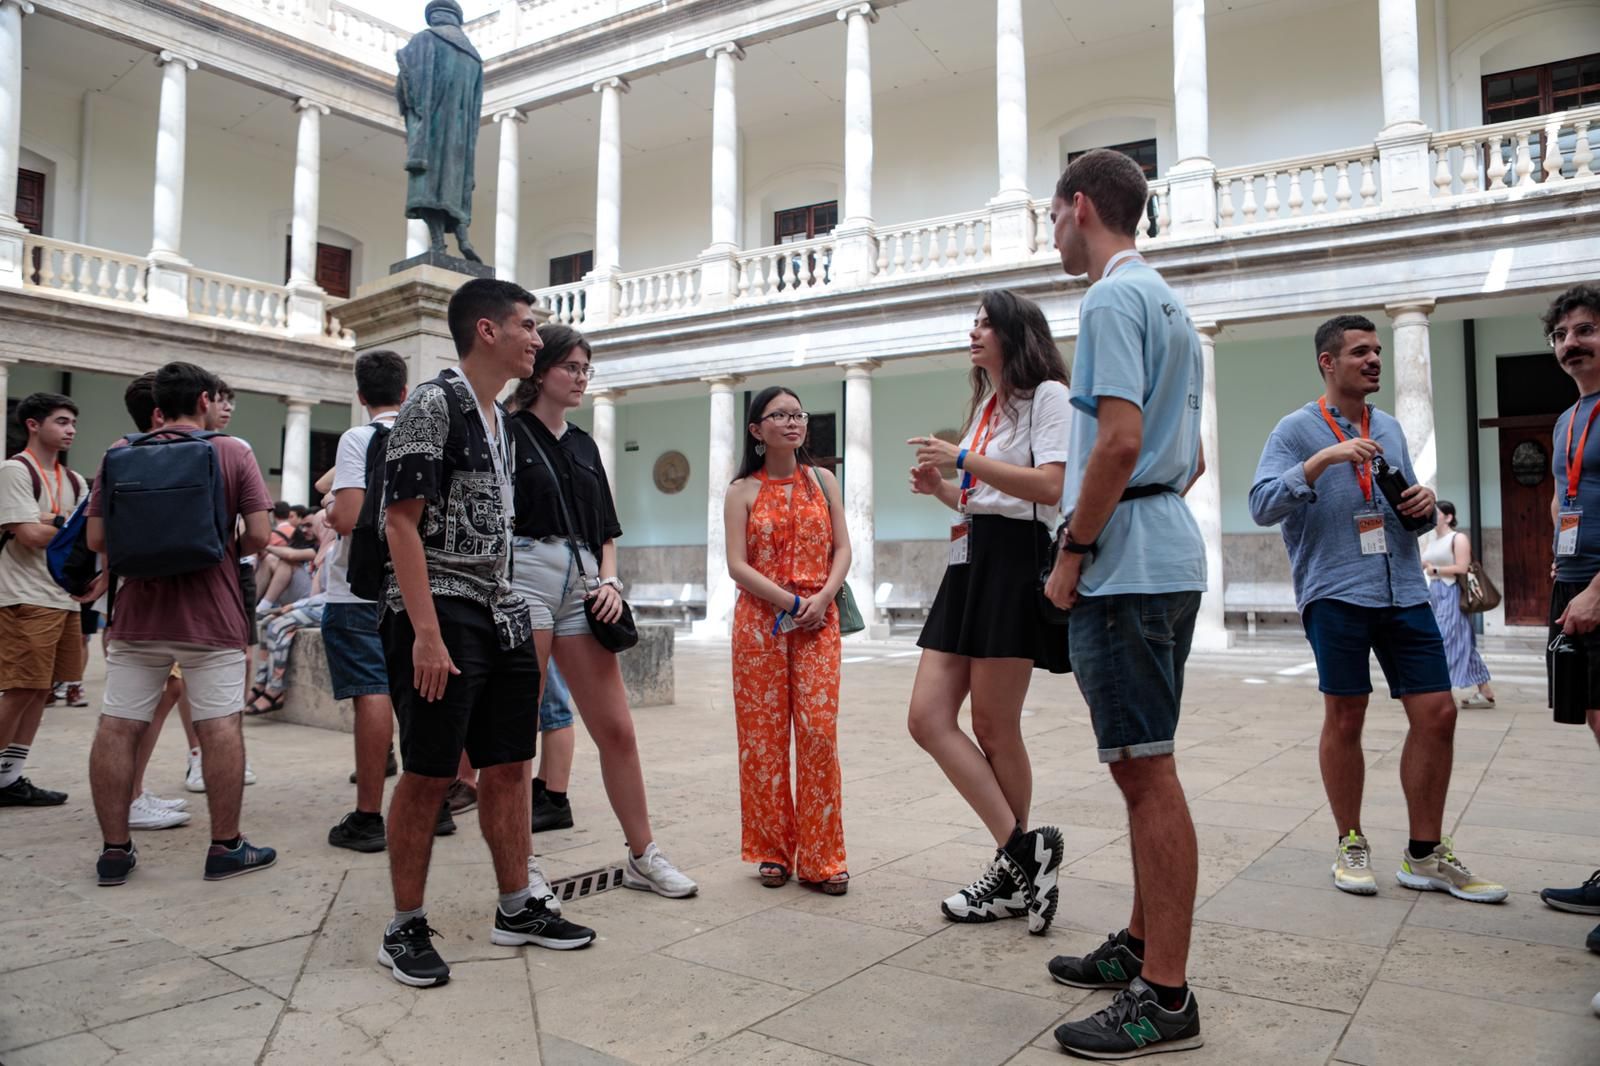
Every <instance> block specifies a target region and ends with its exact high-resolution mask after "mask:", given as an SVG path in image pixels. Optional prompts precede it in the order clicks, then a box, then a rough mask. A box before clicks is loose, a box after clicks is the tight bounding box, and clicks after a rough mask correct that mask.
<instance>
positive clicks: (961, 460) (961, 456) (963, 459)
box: [956, 448, 968, 471]
mask: <svg viewBox="0 0 1600 1066" xmlns="http://www.w3.org/2000/svg"><path fill="white" fill-rule="evenodd" d="M967 451H968V449H966V448H962V449H961V450H960V451H959V452H957V453H956V469H957V470H961V471H965V470H966V469H967Z"/></svg>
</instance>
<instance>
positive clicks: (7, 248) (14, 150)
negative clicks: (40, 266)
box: [0, 0, 33, 289]
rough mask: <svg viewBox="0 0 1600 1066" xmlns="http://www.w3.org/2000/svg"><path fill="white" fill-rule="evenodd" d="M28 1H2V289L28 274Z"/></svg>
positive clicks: (30, 8) (18, 284)
mask: <svg viewBox="0 0 1600 1066" xmlns="http://www.w3.org/2000/svg"><path fill="white" fill-rule="evenodd" d="M31 14H33V5H32V4H31V3H28V0H0V288H7V289H20V288H22V283H23V280H24V279H25V278H26V277H27V274H28V272H27V270H26V269H24V266H23V261H24V258H25V257H24V254H23V247H22V242H23V239H24V237H25V235H26V233H27V231H26V230H25V229H24V228H23V226H22V223H21V222H18V221H17V163H18V161H19V160H20V159H21V158H22V16H23V15H31Z"/></svg>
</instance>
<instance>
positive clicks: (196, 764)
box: [183, 751, 206, 792]
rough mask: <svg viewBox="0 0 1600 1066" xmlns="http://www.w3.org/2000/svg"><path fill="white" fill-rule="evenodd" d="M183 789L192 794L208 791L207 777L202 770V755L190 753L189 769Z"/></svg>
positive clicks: (184, 778) (184, 777) (194, 752)
mask: <svg viewBox="0 0 1600 1066" xmlns="http://www.w3.org/2000/svg"><path fill="white" fill-rule="evenodd" d="M183 787H184V788H186V789H187V790H189V791H190V792H204V791H205V790H206V775H205V774H204V773H202V772H201V769H200V753H199V752H198V751H191V752H190V753H189V767H188V769H187V770H185V771H184V774H183Z"/></svg>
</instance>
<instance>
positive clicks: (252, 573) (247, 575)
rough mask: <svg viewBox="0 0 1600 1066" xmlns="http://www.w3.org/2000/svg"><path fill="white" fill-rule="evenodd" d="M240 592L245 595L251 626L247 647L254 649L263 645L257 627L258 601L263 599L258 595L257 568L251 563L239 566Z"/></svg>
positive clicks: (245, 613)
mask: <svg viewBox="0 0 1600 1066" xmlns="http://www.w3.org/2000/svg"><path fill="white" fill-rule="evenodd" d="M239 591H240V592H241V593H242V594H243V595H244V616H245V618H246V620H247V621H248V622H249V625H250V637H249V639H247V640H246V641H245V647H248V648H253V647H255V646H256V645H257V644H260V643H261V631H260V629H259V627H258V626H257V625H256V600H258V599H260V598H261V597H260V596H258V595H256V568H255V566H253V565H252V564H250V563H240V564H239Z"/></svg>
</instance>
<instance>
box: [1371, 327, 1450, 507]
mask: <svg viewBox="0 0 1600 1066" xmlns="http://www.w3.org/2000/svg"><path fill="white" fill-rule="evenodd" d="M1384 311H1385V312H1387V313H1388V315H1389V320H1390V321H1391V322H1393V323H1394V370H1395V374H1394V415H1395V418H1397V419H1399V421H1400V428H1401V429H1403V430H1405V434H1406V447H1407V448H1409V449H1410V451H1411V466H1412V468H1413V469H1414V470H1415V471H1416V475H1417V481H1418V482H1419V483H1421V484H1423V485H1427V486H1429V487H1430V488H1437V487H1438V480H1439V454H1438V449H1437V445H1436V444H1435V442H1434V438H1433V355H1432V353H1431V351H1430V350H1429V344H1428V316H1429V315H1430V314H1432V313H1433V301H1432V300H1425V301H1417V302H1414V303H1406V304H1390V305H1389V306H1387V307H1385V308H1384Z"/></svg>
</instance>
